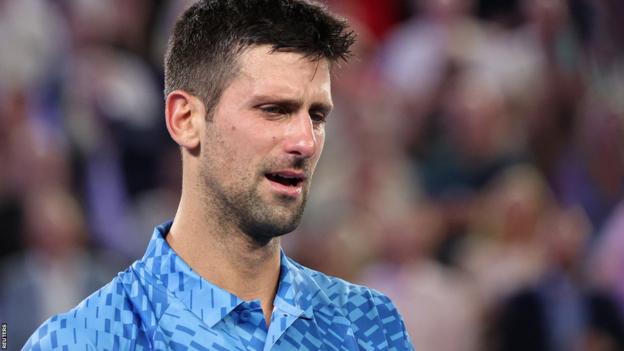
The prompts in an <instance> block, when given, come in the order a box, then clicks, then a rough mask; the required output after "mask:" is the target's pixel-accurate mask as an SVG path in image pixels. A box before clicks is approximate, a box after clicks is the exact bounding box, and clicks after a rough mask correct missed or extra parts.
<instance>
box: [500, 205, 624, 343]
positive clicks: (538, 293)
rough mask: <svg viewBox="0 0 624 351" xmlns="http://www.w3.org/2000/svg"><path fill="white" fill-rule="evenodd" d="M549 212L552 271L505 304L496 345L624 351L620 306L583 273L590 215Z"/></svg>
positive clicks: (575, 211) (547, 240) (547, 235)
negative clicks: (591, 284) (595, 287)
mask: <svg viewBox="0 0 624 351" xmlns="http://www.w3.org/2000/svg"><path fill="white" fill-rule="evenodd" d="M547 215H548V217H547V218H548V223H546V228H544V234H545V235H543V238H544V241H545V246H546V249H547V259H548V266H547V269H545V270H544V272H543V274H542V275H541V277H540V279H539V280H538V281H537V282H535V283H534V284H532V285H531V286H529V287H526V288H525V289H520V290H518V291H517V292H516V293H515V294H513V295H512V296H510V297H509V299H508V300H507V301H506V302H505V304H504V305H503V306H502V308H501V312H500V315H499V320H498V321H497V323H496V327H497V328H499V333H498V334H497V335H498V337H499V339H498V340H497V347H496V349H497V350H537V351H539V350H553V351H559V350H561V351H564V350H565V351H569V350H572V351H574V350H579V351H580V350H590V351H616V350H622V349H623V348H624V321H623V319H622V315H621V314H619V311H618V308H617V305H616V304H615V302H614V300H613V298H612V296H611V294H610V293H609V292H608V291H604V290H599V289H594V288H592V287H591V286H590V285H589V284H587V283H586V281H587V280H586V278H584V277H583V273H584V272H583V269H582V268H583V261H582V256H583V254H584V251H585V243H586V242H587V240H588V239H589V235H590V226H589V222H588V221H587V218H586V217H585V215H584V214H583V212H582V211H579V210H578V209H566V210H564V209H558V208H555V209H552V210H551V212H550V213H548V214H547ZM588 273H589V274H592V272H588Z"/></svg>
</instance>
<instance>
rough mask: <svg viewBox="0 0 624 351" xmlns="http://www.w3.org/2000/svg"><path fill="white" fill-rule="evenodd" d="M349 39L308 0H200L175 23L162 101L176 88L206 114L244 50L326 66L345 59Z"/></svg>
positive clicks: (340, 23)
mask: <svg viewBox="0 0 624 351" xmlns="http://www.w3.org/2000/svg"><path fill="white" fill-rule="evenodd" d="M354 41H355V35H354V33H353V31H351V30H350V28H349V25H348V24H347V22H346V21H345V20H343V19H341V18H338V17H337V16H335V15H333V14H331V13H330V12H329V11H328V10H327V8H326V7H325V6H323V5H321V4H319V3H316V2H312V1H309V0H201V1H198V2H196V3H195V4H193V5H192V6H191V7H190V8H189V9H187V10H186V11H185V12H184V13H183V14H182V16H181V17H180V18H179V19H178V21H177V22H176V25H175V27H174V30H173V34H172V35H171V37H170V38H169V43H168V45H167V53H166V55H165V97H166V96H167V95H168V94H169V93H171V92H172V91H174V90H176V89H182V90H185V91H187V92H189V93H191V94H193V95H196V96H197V97H199V98H200V99H201V100H202V101H203V102H204V104H205V105H206V109H207V111H209V112H210V111H211V110H212V109H213V108H214V106H215V105H216V104H217V102H218V101H219V98H220V97H221V94H222V92H223V90H224V89H225V87H226V86H227V84H228V83H229V81H230V80H231V79H232V78H233V77H234V76H235V74H236V73H237V71H238V65H237V62H238V58H239V56H240V54H241V53H242V52H243V50H245V49H246V48H249V47H251V46H254V45H270V46H271V47H272V50H273V51H287V52H297V53H301V54H303V55H304V56H305V57H308V58H310V59H313V60H314V59H322V58H325V59H327V60H328V61H329V62H330V63H335V62H336V61H340V60H343V61H346V60H347V58H348V57H349V55H350V47H351V45H352V44H353V42H354Z"/></svg>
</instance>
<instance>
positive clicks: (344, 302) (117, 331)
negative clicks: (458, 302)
mask: <svg viewBox="0 0 624 351" xmlns="http://www.w3.org/2000/svg"><path fill="white" fill-rule="evenodd" d="M170 227H171V222H168V223H165V224H163V225H161V226H158V227H156V229H155V230H154V234H153V236H152V239H151V240H150V243H149V245H148V248H147V252H146V253H145V256H144V257H143V258H142V259H140V260H138V261H136V262H135V263H133V264H132V265H131V266H130V267H129V268H128V269H126V270H125V271H123V272H121V273H119V274H118V275H117V277H115V278H114V279H113V281H111V282H110V283H109V284H107V285H106V286H104V287H103V288H101V289H100V290H98V291H96V292H95V293H94V294H92V295H91V296H89V297H88V298H86V299H85V300H84V301H82V302H81V303H80V304H79V305H78V306H76V307H75V308H74V309H72V310H70V311H69V312H66V313H63V314H60V315H56V316H53V317H52V318H50V319H48V320H47V321H46V322H45V323H44V324H43V325H42V326H41V327H39V329H38V330H36V331H35V333H34V334H33V335H32V336H31V337H30V339H29V340H28V341H27V342H26V345H24V348H23V350H223V351H225V350H249V351H251V350H258V351H261V350H264V351H268V350H310V351H312V350H314V351H316V350H413V347H412V345H411V343H410V340H409V337H408V335H407V332H406V331H405V326H404V325H403V321H402V319H401V317H400V316H399V314H398V312H397V310H396V308H395V306H394V305H393V304H392V302H391V301H390V300H389V299H388V298H387V297H386V296H384V295H382V294H380V293H379V292H377V291H375V290H372V289H369V288H366V287H363V286H358V285H354V284H350V283H348V282H345V281H344V280H341V279H338V278H334V277H330V276H327V275H325V274H323V273H320V272H317V271H313V270H311V269H308V268H305V267H303V266H301V265H299V264H297V263H295V262H294V261H292V260H291V259H289V258H288V257H286V256H285V255H284V254H283V252H282V254H281V270H280V277H279V286H278V289H277V295H276V296H275V300H274V302H273V305H274V309H273V312H272V315H271V323H270V325H269V327H268V328H267V326H266V323H265V321H264V315H263V314H262V308H261V306H260V302H259V301H258V300H254V301H244V300H241V299H240V298H238V297H237V296H235V295H233V294H231V293H229V292H227V291H225V290H223V289H221V288H219V287H218V286H216V285H214V284H212V283H210V282H209V281H207V280H205V279H203V278H202V277H200V276H199V275H198V274H197V273H196V272H194V271H193V270H192V269H191V268H190V267H189V266H188V265H187V264H186V263H185V262H184V261H183V260H182V259H181V258H180V257H179V256H178V255H177V254H176V253H175V252H174V251H173V250H172V249H171V247H169V245H168V244H167V242H166V241H165V235H166V234H167V233H168V232H169V228H170Z"/></svg>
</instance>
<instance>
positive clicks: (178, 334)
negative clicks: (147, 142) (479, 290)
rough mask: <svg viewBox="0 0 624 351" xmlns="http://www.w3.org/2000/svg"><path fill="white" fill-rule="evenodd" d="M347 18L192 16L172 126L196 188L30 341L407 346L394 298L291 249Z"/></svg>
mask: <svg viewBox="0 0 624 351" xmlns="http://www.w3.org/2000/svg"><path fill="white" fill-rule="evenodd" d="M352 43H353V34H352V33H351V32H350V31H349V30H348V27H347V25H346V23H345V22H343V21H341V20H339V19H337V18H335V17H333V16H332V15H331V14H329V13H328V12H327V11H326V10H325V9H324V8H323V7H321V6H319V5H317V4H314V3H311V2H308V1H305V0H229V1H225V0H222V1H218V0H205V1H200V2H198V3H196V4H195V5H193V6H192V7H191V8H189V9H188V10H187V11H186V12H185V13H184V14H183V15H182V17H181V18H180V19H179V20H178V23H177V24H176V26H175V29H174V32H173V35H172V37H171V39H170V42H169V47H168V52H167V55H166V62H165V93H166V107H165V115H166V123H167V129H168V131H169V133H170V135H171V137H172V138H173V139H174V140H175V141H176V142H177V143H178V144H179V145H180V147H181V150H182V164H183V181H182V195H181V200H180V204H179V208H178V211H177V213H176V215H175V218H174V220H173V222H169V223H165V224H163V225H161V226H159V227H157V228H156V229H155V231H154V234H153V237H152V239H151V241H150V243H149V246H148V248H147V252H146V254H145V256H144V257H143V258H142V259H141V260H139V261H137V262H135V263H134V264H133V265H132V266H131V267H130V268H128V269H127V270H126V271H124V272H121V273H120V274H119V275H118V276H117V277H116V278H115V279H114V280H113V281H112V282H111V283H109V284H108V285H106V286H105V287H103V288H102V289H100V290H99V291H97V292H96V293H94V294H93V295H91V296H90V297H88V298H87V299H86V300H85V301H83V302H82V303H81V304H80V305H78V306H77V307H76V308H74V309H73V310H71V311H69V312H67V313H65V314H61V315H58V316H54V317H52V318H51V319H49V320H48V321H47V322H46V323H44V325H43V326H41V327H40V328H39V330H37V331H36V332H35V333H34V334H33V335H32V336H31V338H30V339H29V341H28V342H27V344H26V345H25V347H24V348H25V349H28V350H31V349H32V350H40V349H41V350H47V349H69V350H74V349H80V350H84V349H88V350H91V349H97V350H112V349H114V350H117V349H138V350H149V349H157V350H164V349H172V350H338V349H340V350H360V349H362V350H408V349H412V346H411V344H410V341H409V338H408V336H407V333H406V332H405V328H404V325H403V322H402V320H401V317H400V316H399V314H398V312H397V311H396V309H395V307H394V305H393V304H392V303H391V302H390V300H389V299H388V298H387V297H385V296H383V295H381V294H380V293H378V292H376V291H373V290H370V289H368V288H365V287H362V286H356V285H353V284H349V283H347V282H345V281H342V280H340V279H337V278H333V277H329V276H326V275H324V274H322V273H319V272H315V271H312V270H310V269H307V268H304V267H302V266H300V265H298V264H297V263H295V262H293V261H292V260H290V259H289V258H288V257H286V256H285V255H284V253H283V252H282V251H281V250H280V241H279V236H280V235H283V234H286V233H288V232H290V231H292V230H293V229H295V228H296V227H297V224H298V223H299V220H300V218H301V215H302V212H303V207H304V204H305V200H306V196H307V192H308V189H309V186H310V180H311V177H312V173H313V171H314V168H315V166H316V162H317V161H318V158H319V156H320V154H321V150H322V148H323V142H324V136H325V131H324V123H325V120H326V118H327V116H328V115H329V113H330V111H331V109H332V101H331V93H330V70H331V66H332V64H334V63H335V62H336V61H338V60H342V59H346V57H347V56H348V54H349V47H350V45H351V44H352Z"/></svg>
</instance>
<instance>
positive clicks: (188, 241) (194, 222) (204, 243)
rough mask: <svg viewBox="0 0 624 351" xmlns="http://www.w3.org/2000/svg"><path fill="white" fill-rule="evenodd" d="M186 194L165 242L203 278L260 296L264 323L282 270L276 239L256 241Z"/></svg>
mask: <svg viewBox="0 0 624 351" xmlns="http://www.w3.org/2000/svg"><path fill="white" fill-rule="evenodd" d="M188 198H192V197H190V196H189V197H186V198H185V196H184V192H183V195H182V199H181V201H180V206H179V207H178V211H177V213H176V216H175V219H174V221H173V225H172V227H171V230H170V231H169V234H168V235H167V237H166V240H167V242H168V243H169V245H170V246H171V248H172V249H173V250H174V251H175V252H176V253H177V254H178V256H180V257H181V258H182V259H183V260H184V261H185V262H186V263H187V264H188V265H189V266H190V267H191V268H192V269H193V270H194V271H196V272H197V273H198V274H199V275H200V276H201V277H203V278H204V279H206V280H208V281H210V282H211V283H213V284H215V285H217V286H219V287H221V288H222V289H224V290H227V291H229V292H230V293H232V294H234V295H236V296H238V297H239V298H241V299H243V300H246V301H249V300H260V303H261V305H262V310H263V312H264V316H265V321H266V323H267V326H268V325H269V322H270V320H271V312H272V311H273V300H274V298H275V294H276V293H277V285H278V280H279V273H280V245H279V239H273V240H271V241H270V242H268V243H267V244H266V245H259V244H257V243H255V242H254V241H253V240H252V239H251V238H249V237H248V236H247V235H246V234H245V233H242V232H241V231H240V229H238V228H236V226H234V225H232V224H229V223H222V221H220V220H219V219H218V218H219V216H214V215H210V211H206V208H205V205H204V206H203V208H202V207H200V206H197V205H194V204H193V203H192V202H190V201H185V200H187V199H188ZM200 209H201V210H200ZM207 214H208V215H207Z"/></svg>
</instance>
